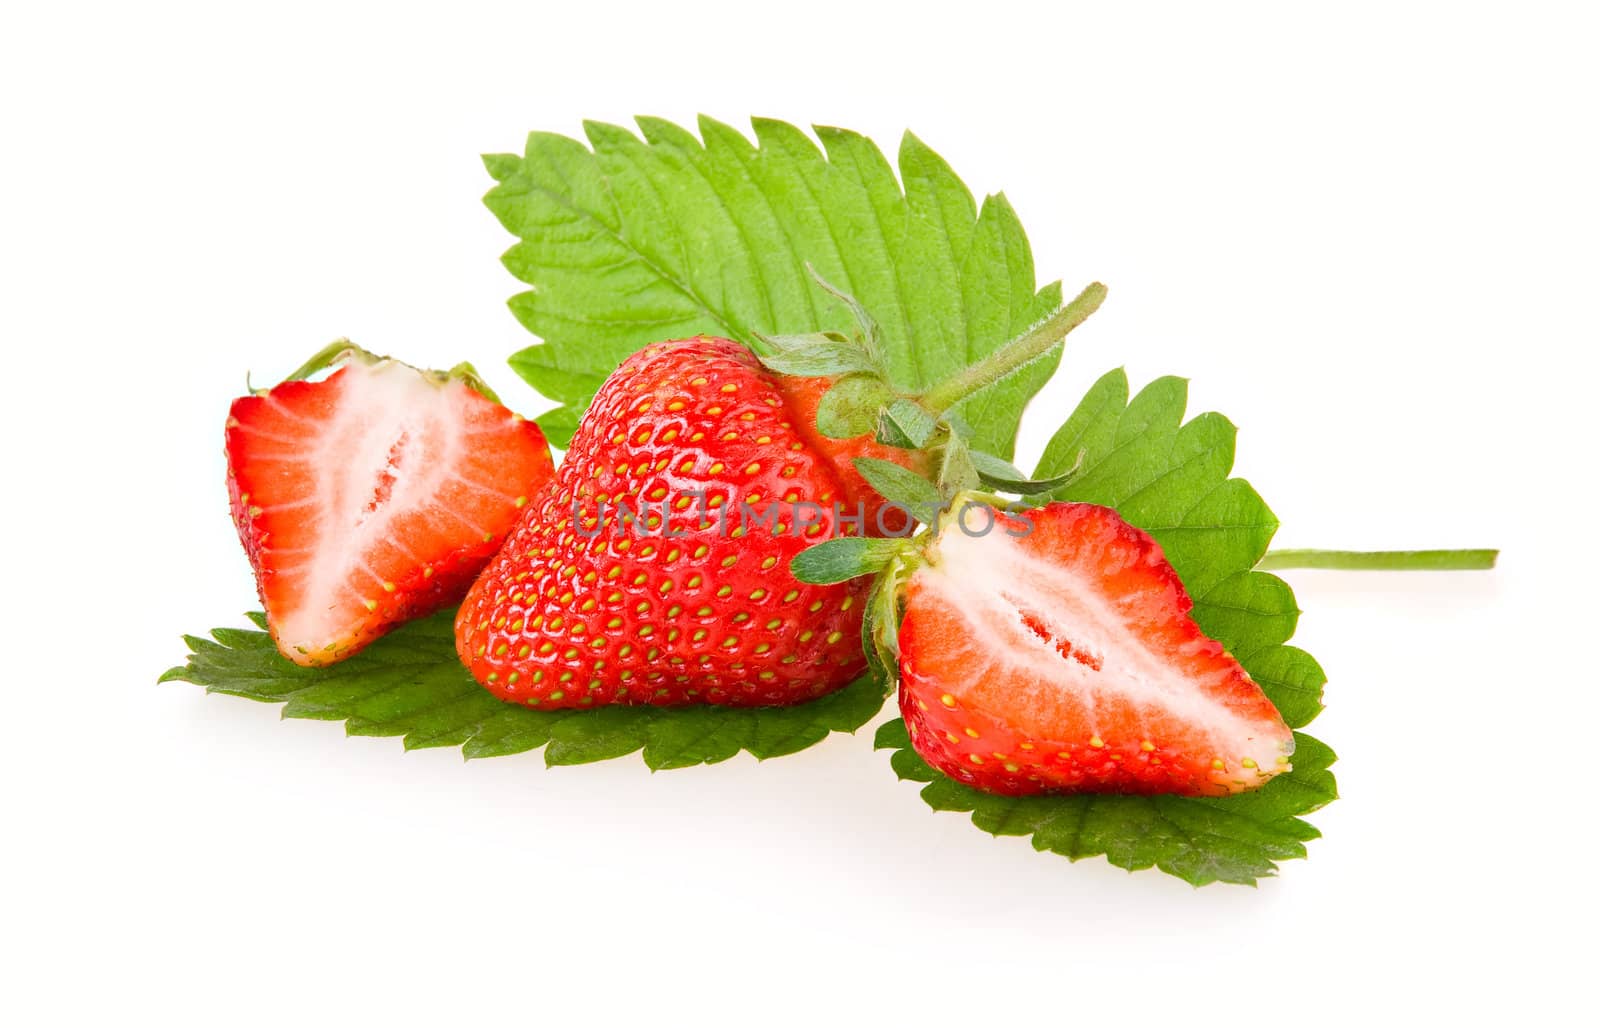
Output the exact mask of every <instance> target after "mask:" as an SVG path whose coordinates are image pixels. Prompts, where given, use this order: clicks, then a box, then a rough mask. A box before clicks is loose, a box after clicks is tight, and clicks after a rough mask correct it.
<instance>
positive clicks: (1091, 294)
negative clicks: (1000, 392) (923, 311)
mask: <svg viewBox="0 0 1600 1028" xmlns="http://www.w3.org/2000/svg"><path fill="white" fill-rule="evenodd" d="M1105 298H1106V287H1105V286H1103V285H1101V284H1100V283H1098V282H1094V283H1091V284H1090V286H1089V287H1088V288H1087V289H1085V290H1084V291H1083V292H1081V293H1079V294H1078V295H1077V298H1076V299H1074V300H1073V301H1072V302H1071V303H1069V304H1067V305H1066V306H1065V307H1063V308H1061V309H1060V310H1058V311H1056V312H1055V313H1054V314H1052V315H1050V316H1049V317H1048V318H1045V319H1044V320H1043V321H1041V322H1039V323H1038V324H1037V325H1035V326H1033V327H1032V328H1030V329H1028V331H1026V332H1024V333H1023V334H1022V335H1020V336H1018V337H1017V338H1015V339H1013V340H1011V342H1009V343H1007V344H1005V345H1004V346H1002V347H1000V348H999V349H998V350H995V351H994V352H993V353H991V354H989V355H988V356H987V357H984V358H983V359H981V360H979V361H978V362H977V363H976V364H971V365H968V366H967V367H966V368H963V369H962V370H961V371H959V372H957V373H956V374H954V375H952V376H951V377H950V378H947V379H945V380H944V381H943V382H940V383H939V384H938V385H936V386H934V387H933V388H931V389H929V390H928V391H927V392H925V393H923V394H922V397H921V403H922V405H923V406H924V407H926V408H928V409H929V410H930V411H932V412H933V413H935V414H943V413H944V412H945V411H947V410H949V409H950V408H951V407H954V406H955V405H956V404H958V403H960V402H961V401H962V400H965V399H966V398H967V397H969V396H971V395H972V394H973V393H976V392H978V391H979V390H980V389H985V388H987V387H989V386H991V385H993V384H994V383H996V382H998V381H1000V380H1001V379H1002V378H1005V377H1006V376H1007V375H1009V374H1011V373H1012V372H1014V371H1016V370H1017V369H1018V368H1020V367H1022V366H1023V365H1024V364H1027V363H1028V362H1030V361H1034V360H1037V359H1039V358H1040V357H1042V356H1044V355H1045V354H1046V353H1048V352H1050V348H1051V347H1053V346H1055V345H1056V344H1057V343H1059V342H1061V340H1063V339H1065V338H1066V336H1067V333H1068V332H1071V331H1072V330H1073V329H1075V328H1077V327H1078V326H1079V325H1081V324H1083V323H1084V321H1085V320H1086V319H1087V318H1088V317H1089V315H1091V314H1093V313H1094V312H1095V311H1096V310H1098V309H1099V307H1100V303H1101V301H1103V300H1104V299H1105Z"/></svg>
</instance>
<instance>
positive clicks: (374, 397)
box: [227, 342, 553, 666]
mask: <svg viewBox="0 0 1600 1028" xmlns="http://www.w3.org/2000/svg"><path fill="white" fill-rule="evenodd" d="M334 365H339V366H338V368H337V370H335V371H334V372H333V374H331V375H329V376H328V377H327V378H325V379H322V380H321V381H316V382H311V381H305V379H306V378H307V377H309V376H310V375H312V374H315V373H316V372H318V371H320V370H323V369H325V368H327V367H331V366H334ZM227 458H228V495H229V498H230V499H231V501H232V508H233V520H234V524H235V525H236V526H237V527H238V529H239V538H240V540H241V541H242V542H243V543H244V548H245V552H246V553H247V554H248V555H249V557H250V564H251V567H252V568H253V569H254V570H255V575H256V586H257V589H258V591H259V593H260V595H261V602H262V604H263V606H264V607H265V609H266V613H267V625H268V628H269V629H270V630H271V633H272V638H273V640H274V641H275V642H276V643H277V645H278V649H279V650H280V651H281V652H282V653H283V655H284V656H285V657H288V658H289V659H290V660H292V661H294V662H295V663H297V664H303V665H306V666H320V665H324V664H331V663H333V662H334V661H338V660H342V659H344V658H345V657H348V656H350V655H351V654H353V653H355V652H357V651H358V650H360V649H361V648H362V647H364V646H366V645H367V644H368V643H370V642H372V640H374V639H376V638H377V637H378V636H380V635H382V634H383V633H384V632H386V631H388V630H389V629H391V628H393V627H395V626H396V625H398V624H400V623H401V622H403V621H407V620H409V619H411V618H415V617H420V616H422V615H424V614H428V613H431V612H433V611H435V610H438V609H440V608H441V607H445V606H448V605H450V604H452V603H454V602H456V601H458V600H459V599H460V598H461V597H462V595H464V594H465V592H466V590H467V587H468V586H469V585H470V584H471V583H472V580H473V578H474V577H475V576H476V575H477V573H478V571H479V570H481V569H482V568H483V566H484V565H485V564H486V563H488V560H489V558H490V557H491V556H493V555H494V552H495V550H496V548H497V547H498V546H499V544H500V542H501V541H502V540H503V539H504V538H505V535H506V533H507V532H508V531H509V530H510V528H511V526H512V525H513V524H514V523H515V521H516V519H517V516H518V514H519V513H520V512H521V508H522V507H523V506H524V505H525V504H526V503H527V498H528V497H529V496H531V495H532V494H533V493H534V492H535V491H536V490H538V489H539V488H540V487H541V486H543V485H544V483H545V482H547V481H548V480H549V479H550V476H551V474H552V471H553V467H552V464H551V459H550V449H549V446H548V445H547V444H546V442H545V438H544V434H543V433H542V432H541V431H540V430H539V427H538V426H537V425H535V424H533V423H532V422H530V421H525V420H523V419H522V418H521V417H519V416H517V415H516V414H513V413H512V412H511V411H509V410H507V409H506V408H505V407H502V406H501V405H500V404H499V403H498V402H497V401H496V400H495V399H494V398H493V394H492V393H490V392H489V391H488V389H487V388H486V387H485V386H484V385H483V384H482V382H481V381H479V380H478V378H477V376H476V374H474V373H473V372H472V370H471V368H470V367H469V366H467V365H461V366H459V367H458V368H456V369H455V370H453V371H451V372H433V371H421V370H418V369H417V368H413V367H411V366H410V365H407V364H402V363H400V362H399V361H395V360H390V359H388V358H379V357H375V356H373V355H372V354H369V353H366V352H365V351H362V350H358V349H356V348H354V347H352V346H350V345H349V344H348V343H342V342H341V343H338V344H335V345H334V346H331V347H329V348H328V349H326V350H324V351H323V352H322V353H320V354H318V355H317V356H316V357H314V358H312V360H311V361H309V362H308V363H307V364H306V365H305V367H303V368H301V369H300V370H299V371H297V372H296V373H295V374H294V375H293V376H291V378H290V379H289V380H288V381H285V382H283V383H282V384H280V385H278V386H276V387H275V388H273V389H271V390H264V391H261V392H257V393H255V394H254V395H251V396H244V397H240V398H239V399H237V400H235V401H234V402H233V406H232V408H231V410H230V411H229V416H228V425H227Z"/></svg>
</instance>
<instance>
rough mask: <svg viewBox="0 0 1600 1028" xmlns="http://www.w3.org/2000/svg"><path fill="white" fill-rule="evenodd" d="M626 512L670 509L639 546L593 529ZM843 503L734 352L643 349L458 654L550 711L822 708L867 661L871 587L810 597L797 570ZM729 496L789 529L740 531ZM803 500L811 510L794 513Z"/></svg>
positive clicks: (624, 528)
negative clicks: (623, 505) (794, 565)
mask: <svg viewBox="0 0 1600 1028" xmlns="http://www.w3.org/2000/svg"><path fill="white" fill-rule="evenodd" d="M694 491H703V492H704V494H705V498H704V499H703V500H702V499H699V498H697V497H695V496H694V495H693V493H694ZM752 497H753V499H752ZM619 499H620V500H625V501H626V502H627V503H628V504H629V505H630V507H631V508H633V509H638V506H639V504H640V502H641V501H647V502H650V503H652V504H661V503H666V504H667V505H668V510H667V514H668V516H667V518H666V519H665V521H664V522H661V523H658V524H657V525H655V526H653V527H652V526H648V525H647V526H644V527H643V528H641V529H640V531H641V532H642V533H644V534H635V532H634V527H633V526H631V525H622V524H620V523H619V522H618V520H617V518H616V517H615V515H614V511H612V510H611V509H610V508H609V507H608V510H607V515H606V518H605V519H604V520H603V521H602V520H601V518H600V516H599V514H600V504H601V503H606V504H608V505H609V504H614V503H616V502H617V501H618V500H619ZM848 500H849V497H848V496H847V495H846V494H845V493H844V489H843V485H842V483H841V481H840V477H839V475H838V474H837V472H836V470H835V468H834V466H833V464H832V462H831V460H830V459H829V456H828V455H827V454H826V453H824V452H822V451H821V450H819V448H818V447H817V446H816V445H815V444H814V443H813V442H812V440H811V438H810V437H809V436H808V435H807V434H806V433H805V432H804V431H802V429H801V428H800V427H799V422H798V415H797V413H796V411H795V410H794V408H793V407H792V406H791V403H790V401H789V398H788V395H787V393H786V391H785V390H784V389H783V388H782V386H781V385H780V383H779V382H778V381H777V380H776V378H775V377H774V376H772V375H770V374H769V373H767V372H766V371H765V369H763V368H762V367H761V366H760V364H759V363H757V361H756V360H755V358H754V357H753V356H752V355H751V353H750V352H749V350H747V349H746V348H745V347H744V346H742V345H740V344H738V343H735V342H731V341H729V340H726V339H716V338H710V337H704V336H702V337H697V338H694V339H683V340H673V341H669V342H664V343H658V344H655V345H653V346H649V347H646V348H645V349H643V350H641V351H639V352H638V353H635V354H634V355H633V356H631V357H629V358H628V359H627V360H626V361H625V362H624V363H623V364H622V366H621V367H619V368H618V369H617V370H616V372H614V373H613V374H612V375H611V377H610V378H608V379H607V380H606V382H605V384H604V385H603V386H602V387H601V389H600V391H599V393H598V394H597V395H596V396H595V398H594V401H593V402H592V403H591V405H590V407H589V409H588V411H587V413H585V415H584V417H583V420H582V422H581V424H580V425H579V427H578V431H577V433H576V434H575V435H574V437H573V440H572V444H571V446H570V447H569V448H568V450H567V454H566V457H565V459H564V460H563V461H562V463H561V466H560V467H559V468H558V469H557V471H556V477H555V479H554V480H553V481H552V482H551V483H550V486H549V487H548V488H547V489H546V490H544V492H543V493H541V494H540V495H539V496H538V497H536V499H535V501H534V502H533V503H532V504H530V506H529V510H528V512H527V513H526V515H525V516H524V517H523V519H522V521H521V522H520V523H518V525H517V526H516V528H515V529H514V530H513V532H512V534H511V537H510V538H509V539H508V540H507V541H506V545H505V547H504V548H503V549H502V550H501V551H500V553H499V555H498V556H496V558H495V559H494V560H493V561H492V562H491V563H490V565H489V566H488V568H486V569H485V570H484V572H483V574H482V575H481V576H480V577H479V578H478V581H477V582H476V583H474V585H473V587H472V590H471V591H470V592H469V593H468V595H467V599H466V602H465V603H463V604H462V607H461V611H460V613H459V614H458V615H457V618H456V648H457V651H458V653H459V654H460V656H461V659H462V662H463V663H465V664H466V666H467V668H468V669H469V670H470V671H471V672H472V675H473V677H474V678H476V679H477V680H478V681H479V682H481V683H483V685H484V686H485V687H486V688H487V689H489V691H490V692H492V693H494V694H495V695H496V696H498V697H500V698H501V699H503V700H506V701H508V702H514V703H523V704H527V705H530V706H536V707H539V708H540V709H547V710H548V709H561V708H572V707H587V706H595V705H602V704H612V703H623V704H652V705H663V706H665V705H675V704H690V703H714V704H726V705H732V706H770V705H785V704H792V703H799V702H803V701H806V700H810V699H813V698H815V697H817V696H821V695H823V694H825V693H828V692H831V691H833V690H835V689H838V688H839V687H841V686H843V685H845V684H847V683H849V682H850V681H852V680H854V679H855V678H856V677H858V676H859V675H860V674H861V673H862V671H863V670H864V668H865V659H864V657H863V655H862V651H861V611H862V606H863V600H864V598H865V592H866V588H867V583H866V582H865V581H855V582H847V583H843V584H838V585H828V586H814V585H806V584H804V583H801V582H799V581H797V580H796V579H795V578H794V577H793V576H792V575H791V574H790V573H789V561H790V560H791V559H792V558H793V557H794V555H795V554H796V553H799V552H800V551H801V550H803V549H805V548H806V547H808V546H810V545H812V544H813V543H815V542H817V541H820V540H822V539H826V538H829V537H831V536H832V535H833V534H834V533H835V528H836V523H835V519H834V517H833V513H832V506H833V504H834V503H835V502H836V501H839V502H848ZM740 501H744V502H746V503H748V504H749V508H750V510H751V511H752V512H753V513H754V514H755V515H757V516H758V517H759V516H760V515H761V514H763V513H771V514H772V517H773V523H774V524H776V525H782V526H783V531H782V532H781V534H777V535H774V534H772V532H771V529H770V528H753V527H750V525H751V523H750V522H749V521H744V522H741V519H740V517H739V516H738V514H737V513H736V512H737V511H738V510H739V507H738V504H739V502H740ZM798 501H805V502H810V503H815V504H817V505H819V506H820V507H821V508H822V510H823V514H822V516H821V517H820V518H816V517H815V512H812V511H810V510H806V511H805V512H804V514H803V515H802V516H801V517H800V518H798V519H797V518H796V517H795V510H794V508H793V506H792V504H793V503H794V502H798ZM575 504H576V510H577V513H578V518H577V520H576V521H575V520H574V509H575ZM653 509H654V510H655V511H656V516H657V518H658V519H659V517H660V507H659V506H657V507H655V508H653ZM724 510H725V511H730V512H735V513H730V514H728V515H727V519H726V528H725V529H724V528H723V522H722V521H721V518H722V515H719V514H718V513H717V511H724ZM797 521H805V522H806V523H807V524H806V525H805V526H801V525H800V524H798V523H797ZM741 524H744V526H745V528H746V531H745V532H744V533H743V534H742V535H741V534H737V533H738V530H739V528H740V526H741ZM669 532H670V533H672V535H671V536H670V537H669V536H668V535H667V534H666V533H669Z"/></svg>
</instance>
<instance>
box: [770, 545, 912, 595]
mask: <svg viewBox="0 0 1600 1028" xmlns="http://www.w3.org/2000/svg"><path fill="white" fill-rule="evenodd" d="M904 549H905V543H904V542H903V541H902V540H899V539H867V538H863V537H861V536H846V537H844V538H841V539H827V540H824V541H823V542H820V543H817V544H816V545H815V546H808V547H806V548H805V549H803V550H801V551H800V552H799V553H797V554H795V555H794V559H793V560H791V561H790V562H789V571H790V573H791V574H793V575H794V577H796V578H798V579H799V580H800V581H802V582H809V583H810V584H812V585H832V584H833V583H834V582H847V581H849V580H850V579H852V578H860V577H861V576H862V575H871V574H876V573H877V572H878V571H880V570H882V569H883V567H884V566H885V565H887V564H888V563H889V561H890V560H892V559H893V558H894V557H895V555H896V554H898V553H900V552H901V551H902V550H904Z"/></svg>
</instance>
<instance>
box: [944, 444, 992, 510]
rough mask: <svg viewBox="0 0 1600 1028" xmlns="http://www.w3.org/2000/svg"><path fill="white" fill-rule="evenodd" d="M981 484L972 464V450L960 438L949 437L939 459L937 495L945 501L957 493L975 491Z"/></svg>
mask: <svg viewBox="0 0 1600 1028" xmlns="http://www.w3.org/2000/svg"><path fill="white" fill-rule="evenodd" d="M982 484H983V482H982V480H981V479H980V478H979V477H978V469H977V467H976V466H975V465H974V464H973V463H972V448H971V447H970V446H968V445H967V442H966V440H964V439H962V438H961V437H960V436H958V435H954V434H951V435H949V436H948V437H947V438H946V439H945V443H944V446H943V448H942V450H941V453H940V457H939V493H940V494H941V495H942V496H943V497H944V498H945V499H950V498H951V497H953V496H955V495H956V494H957V493H963V492H969V491H972V490H975V489H977V488H978V487H979V486H980V485H982Z"/></svg>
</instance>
